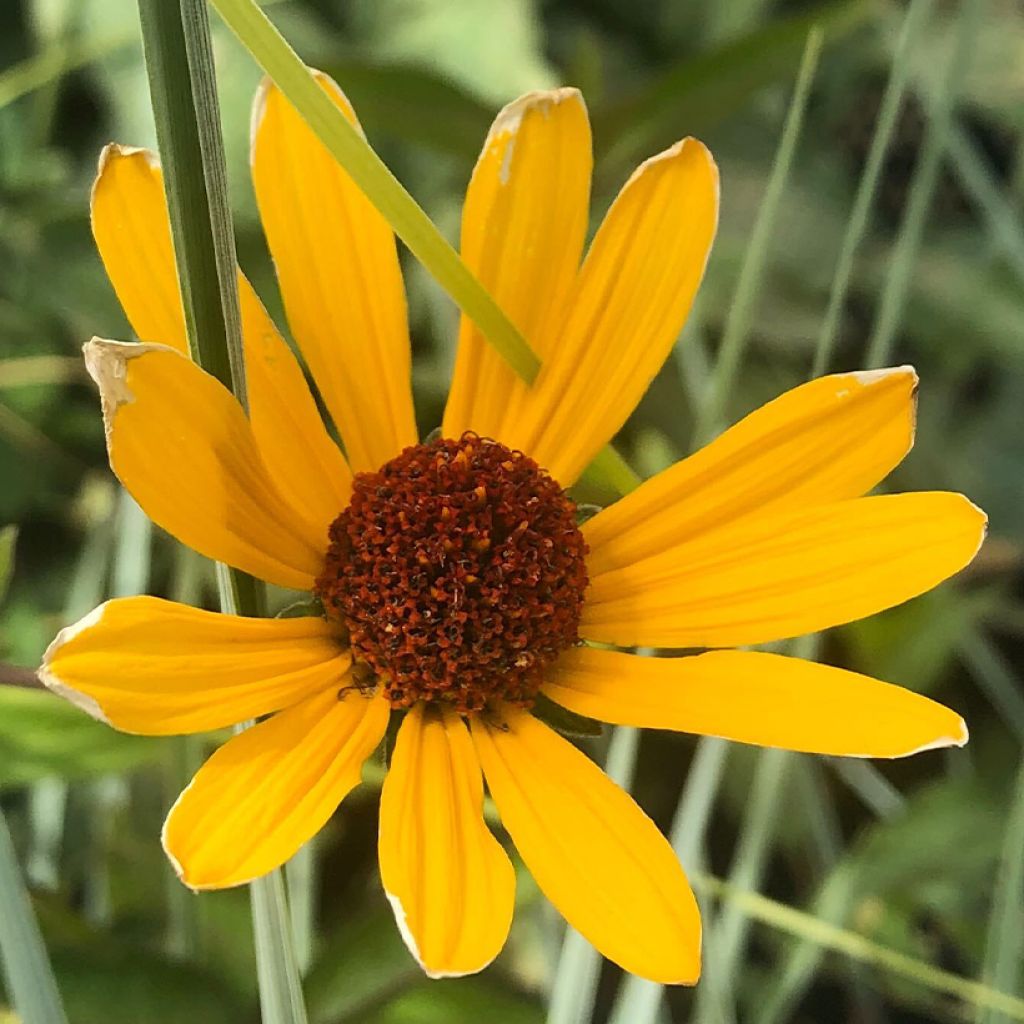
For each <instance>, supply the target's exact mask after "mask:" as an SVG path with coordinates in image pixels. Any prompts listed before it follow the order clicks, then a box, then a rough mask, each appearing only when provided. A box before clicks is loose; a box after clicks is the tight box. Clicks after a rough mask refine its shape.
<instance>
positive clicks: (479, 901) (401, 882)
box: [380, 704, 515, 978]
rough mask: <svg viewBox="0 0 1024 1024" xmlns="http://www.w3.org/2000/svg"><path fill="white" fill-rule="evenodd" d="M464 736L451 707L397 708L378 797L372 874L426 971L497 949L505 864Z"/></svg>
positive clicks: (506, 899) (509, 890) (511, 881)
mask: <svg viewBox="0 0 1024 1024" xmlns="http://www.w3.org/2000/svg"><path fill="white" fill-rule="evenodd" d="M483 802H484V786H483V779H482V778H481V776H480V765H479V763H478V761H477V756H476V751H475V750H474V749H473V741H472V740H471V739H470V736H469V731H468V730H467V729H466V726H465V724H464V723H463V721H462V719H461V718H460V717H459V716H458V715H457V714H455V712H454V711H451V710H444V711H434V710H425V709H424V707H423V705H421V704H418V705H416V707H415V708H413V710H412V711H410V712H409V714H408V715H406V717H405V720H404V721H403V723H402V727H401V729H400V730H399V732H398V739H397V741H396V742H395V751H394V755H393V757H392V759H391V767H390V769H389V770H388V774H387V778H386V779H385V781H384V789H383V791H382V793H381V798H380V877H381V882H382V883H383V885H384V891H385V892H386V893H387V896H388V899H389V900H390V901H391V905H392V907H393V908H394V911H395V917H396V919H397V920H398V925H399V928H400V929H401V932H402V937H403V938H404V939H405V942H406V945H407V946H408V947H409V950H410V952H411V953H412V955H413V956H414V957H416V959H417V960H418V961H419V963H420V965H421V966H422V967H423V969H424V970H425V971H426V972H427V974H429V975H430V976H431V977H432V978H450V977H454V976H458V975H462V974H473V973H474V972H476V971H479V970H482V969H483V968H484V967H486V966H487V965H488V964H489V963H490V962H491V961H492V960H493V959H494V958H495V957H496V956H497V955H498V953H499V952H500V951H501V947H502V946H503V945H504V944H505V938H506V937H507V935H508V929H509V925H510V924H511V923H512V905H513V902H514V900H515V872H514V871H513V869H512V864H511V862H510V861H509V859H508V857H507V856H506V854H505V851H504V850H502V848H501V846H500V845H499V844H498V842H497V840H496V839H495V838H494V836H492V835H491V833H490V831H489V830H488V828H487V825H486V824H485V823H484V817H483Z"/></svg>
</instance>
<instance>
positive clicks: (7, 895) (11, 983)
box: [0, 809, 67, 1024]
mask: <svg viewBox="0 0 1024 1024" xmlns="http://www.w3.org/2000/svg"><path fill="white" fill-rule="evenodd" d="M0 960H2V961H3V970H4V978H5V979H6V983H7V992H8V995H9V996H10V999H11V1004H12V1006H13V1007H14V1010H15V1012H16V1013H17V1014H18V1016H19V1017H20V1018H21V1019H22V1021H23V1022H24V1024H67V1017H66V1016H65V1015H64V1007H63V1005H62V1004H61V999H60V993H59V992H58V991H57V983H56V981H55V980H54V977H53V970H52V968H51V967H50V961H49V958H48V957H47V955H46V947H45V946H44V945H43V937H42V935H40V933H39V925H38V924H37V923H36V918H35V914H34V913H33V912H32V904H31V902H30V901H29V898H28V892H27V891H26V890H25V884H24V882H23V881H22V878H21V872H20V870H19V869H18V861H17V857H16V856H15V851H14V843H13V842H12V841H11V833H10V830H9V829H8V828H7V819H6V818H5V817H4V813H3V810H2V809H0Z"/></svg>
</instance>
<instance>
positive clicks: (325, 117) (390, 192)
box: [149, 0, 638, 493]
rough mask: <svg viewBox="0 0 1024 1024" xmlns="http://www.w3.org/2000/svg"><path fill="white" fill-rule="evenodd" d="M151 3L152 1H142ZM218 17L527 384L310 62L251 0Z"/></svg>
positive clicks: (450, 256)
mask: <svg viewBox="0 0 1024 1024" xmlns="http://www.w3.org/2000/svg"><path fill="white" fill-rule="evenodd" d="M149 2H152V0H149ZM211 3H212V4H213V6H214V7H215V8H216V9H217V12H218V13H219V14H220V16H221V18H222V19H223V20H224V22H225V24H226V25H227V26H228V27H229V28H230V29H231V31H232V32H234V33H235V35H236V36H237V37H238V39H239V41H240V42H241V43H242V45H243V46H244V47H245V48H246V50H248V51H249V53H250V54H251V55H252V56H253V58H254V59H255V61H256V62H257V64H259V65H260V67H262V68H263V70H264V71H265V72H266V73H267V74H268V75H269V76H270V77H271V78H272V79H273V81H274V82H275V84H276V85H277V87H278V88H279V89H280V90H281V92H282V93H283V94H284V95H285V96H286V97H287V98H288V101H289V102H290V103H291V104H292V105H293V106H294V107H295V109H296V110H298V111H299V113H300V114H301V115H302V117H303V118H304V119H305V120H306V122H307V123H308V124H309V127H310V128H311V129H312V130H313V132H314V134H315V135H316V136H317V138H319V139H320V141H321V142H322V143H323V144H324V145H325V146H326V147H327V149H328V151H329V152H330V153H331V155H332V156H333V157H334V158H335V159H336V160H337V161H338V163H339V164H340V165H341V166H342V167H344V168H345V171H346V172H347V173H348V174H349V176H350V177H351V178H352V180H353V181H354V182H355V183H356V184H357V185H358V186H359V188H360V189H362V191H363V192H364V193H365V195H366V197H367V198H368V199H369V200H370V202H371V203H373V205H374V206H376V207H377V209H378V210H379V211H380V213H381V215H382V216H383V217H384V219H385V220H386V221H387V222H388V224H390V225H391V227H392V229H393V230H394V232H395V234H396V235H397V236H398V237H399V238H400V239H401V240H402V241H403V242H404V243H405V244H406V245H407V246H408V248H409V250H410V252H412V254H413V255H414V256H415V257H416V258H417V259H418V260H419V261H420V263H422V264H423V266H424V267H426V268H427V270H428V271H429V272H430V274H431V275H432V276H433V278H434V280H436V281H437V283H438V284H439V285H440V286H441V287H442V288H443V289H444V290H445V291H446V292H447V293H448V295H450V296H451V298H452V299H453V300H454V302H455V304H456V305H457V306H458V307H459V309H461V310H462V311H463V312H464V313H465V314H466V315H467V316H468V317H469V318H470V319H471V320H472V321H473V322H474V323H475V324H476V325H477V326H478V327H479V328H480V330H481V331H482V332H483V334H484V336H485V337H486V338H487V340H488V341H489V342H490V343H491V344H492V345H493V346H494V348H495V349H496V350H497V351H498V352H499V353H500V354H501V356H502V357H503V358H504V359H505V360H506V361H507V362H508V364H509V365H510V366H511V367H512V369H513V370H515V372H516V373H517V374H519V376H520V377H522V378H523V380H525V381H526V382H527V383H532V382H533V380H534V378H535V377H536V376H537V372H538V371H539V369H540V360H539V359H538V358H537V355H536V353H534V351H533V350H532V349H531V348H530V346H529V345H528V344H527V342H526V340H525V339H524V338H523V336H522V335H521V334H520V333H519V330H518V329H517V328H516V326H515V325H514V324H513V323H512V321H511V320H509V319H508V317H507V316H505V314H504V313H503V312H502V310H501V308H500V307H499V306H498V304H497V303H496V302H495V301H494V299H493V298H492V297H491V295H490V293H489V292H488V291H487V290H486V289H485V288H484V287H483V286H482V285H481V284H480V282H479V281H478V280H477V279H476V277H475V276H474V274H473V273H472V272H471V271H470V269H469V267H467V266H466V264H465V263H464V262H463V261H462V258H461V257H460V256H459V254H458V253H457V252H456V251H455V250H454V249H453V248H452V246H451V245H450V244H449V243H448V241H447V240H446V239H445V238H444V236H443V235H442V234H441V233H440V231H438V230H437V228H436V227H435V226H434V224H433V222H432V221H431V220H430V218H429V217H428V216H427V215H426V213H424V212H423V210H422V209H421V208H420V206H419V205H418V204H417V203H416V200H415V199H413V197H412V196H411V195H409V193H408V192H407V191H406V190H405V188H404V187H403V186H402V184H401V183H400V182H399V181H398V179H397V178H396V177H395V176H394V175H393V174H392V173H391V171H390V170H389V169H388V167H387V165H386V164H385V163H384V161H383V160H381V158H380V157H379V156H377V154H376V153H375V152H374V151H373V149H372V148H371V147H370V145H369V143H368V142H367V141H366V139H365V138H363V136H362V135H361V134H360V133H359V132H358V131H357V130H356V129H355V128H354V127H353V126H352V125H351V124H350V123H349V122H348V120H347V119H346V118H345V117H344V115H342V113H341V111H340V110H338V108H337V106H336V105H335V104H334V102H333V101H332V100H331V99H330V98H329V97H328V96H327V94H326V93H325V92H324V91H323V89H321V88H320V86H319V85H317V83H316V81H315V80H314V78H313V76H312V75H311V74H310V72H309V69H308V68H307V67H306V65H305V64H303V63H302V61H301V59H300V58H299V56H298V54H296V53H295V51H294V50H293V49H292V48H291V47H290V46H289V45H288V43H287V41H286V40H285V39H284V37H283V36H282V35H281V33H280V32H278V30H277V29H276V28H275V27H274V25H273V23H272V22H271V21H270V20H269V19H268V18H267V16H266V15H265V14H264V13H263V12H262V11H261V10H260V8H259V7H258V6H257V4H256V3H255V2H254V0H211ZM604 471H606V472H608V473H610V474H611V476H610V477H609V478H608V482H609V484H610V486H612V487H613V488H614V489H616V490H618V491H620V492H621V493H625V490H631V489H632V488H633V487H635V486H636V484H637V482H638V481H637V479H636V477H635V475H634V474H632V472H631V471H630V470H629V469H628V467H626V466H625V464H624V463H623V462H622V460H621V458H619V457H618V456H617V455H616V454H615V453H610V454H609V453H604V454H603V455H601V456H599V460H598V466H597V468H596V469H592V471H591V472H602V473H603V472H604Z"/></svg>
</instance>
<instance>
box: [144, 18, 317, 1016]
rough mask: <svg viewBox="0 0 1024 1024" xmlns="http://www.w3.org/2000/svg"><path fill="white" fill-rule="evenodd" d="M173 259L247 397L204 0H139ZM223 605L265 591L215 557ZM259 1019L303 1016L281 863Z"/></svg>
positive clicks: (208, 365)
mask: <svg viewBox="0 0 1024 1024" xmlns="http://www.w3.org/2000/svg"><path fill="white" fill-rule="evenodd" d="M139 12H140V15H141V22H142V29H143V42H144V48H145V54H146V66H147V70H148V73H149V78H150V89H151V93H152V100H153V113H154V116H155V118H156V125H157V140H158V143H159V145H160V153H161V158H162V164H163V169H164V183H165V188H166V190H167V200H168V208H169V211H170V217H171V227H172V237H173V240H174V249H175V261H176V264H177V268H178V277H179V281H180V284H181V293H182V300H183V302H184V306H185V326H186V331H187V333H188V340H189V348H190V351H191V352H192V354H193V357H194V358H195V360H196V362H197V363H198V364H199V365H200V366H201V367H203V369H205V370H207V371H208V372H210V373H212V374H213V375H214V376H215V377H217V378H218V379H219V380H220V381H221V382H222V383H224V384H225V385H226V386H227V387H229V388H230V389H231V390H232V392H233V393H234V395H235V396H236V397H237V398H238V400H239V401H240V402H241V403H242V404H243V406H244V405H245V397H246V388H245V360H244V356H243V350H242V336H241V318H240V315H239V308H238V292H237V272H236V269H235V268H236V258H235V249H234V236H233V234H232V229H231V215H230V207H229V205H228V196H227V173H226V169H225V166H224V149H223V143H222V139H221V130H220V116H219V111H218V105H217V92H216V79H215V75H214V67H213V53H212V49H211V45H210V31H209V23H208V19H207V11H206V6H205V0H180V6H179V4H178V3H173V2H170V0H139ZM217 580H218V587H219V591H220V599H221V610H222V611H223V612H225V613H227V614H242V615H250V616H251V615H260V614H262V613H263V612H264V610H265V608H264V606H265V591H264V588H263V586H262V584H259V583H257V582H256V581H255V580H253V579H252V578H251V577H249V576H247V575H246V574H244V573H241V572H238V571H237V570H233V569H230V568H228V567H227V566H223V565H218V566H217ZM250 897H251V901H252V915H253V929H254V935H255V944H256V967H257V975H258V980H259V988H260V1009H261V1013H262V1018H263V1021H264V1024H305V1022H306V1011H305V1006H304V1003H303V998H302V987H301V982H300V979H299V972H298V967H297V964H296V959H295V949H294V945H293V943H292V941H291V928H290V922H289V919H288V910H287V904H286V901H285V894H284V885H283V881H282V878H281V873H280V871H279V870H278V871H274V872H271V873H270V874H269V875H267V876H266V877H264V878H261V879H258V880H256V881H255V882H253V883H251V885H250Z"/></svg>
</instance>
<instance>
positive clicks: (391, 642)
mask: <svg viewBox="0 0 1024 1024" xmlns="http://www.w3.org/2000/svg"><path fill="white" fill-rule="evenodd" d="M586 553H587V545H586V542H585V541H584V539H583V535H582V534H581V533H580V530H579V527H578V526H577V524H576V506H575V505H574V503H573V502H572V501H571V500H570V499H569V498H567V497H566V495H565V493H564V492H563V491H562V489H561V487H559V485H558V484H557V483H556V482H555V481H554V480H553V479H552V478H551V477H550V476H549V475H548V474H547V473H546V472H545V471H544V470H543V469H541V468H540V467H539V466H538V465H537V463H536V462H534V461H533V460H532V459H530V458H528V457H527V456H526V455H523V453H522V452H516V451H511V450H510V449H508V448H506V447H505V446H504V445H502V444H498V443H497V442H496V441H490V440H488V439H486V438H481V437H477V436H476V435H475V434H464V435H463V436H462V437H461V438H460V439H459V440H457V441H453V440H446V439H440V440H437V441H431V442H429V443H427V444H419V445H415V446H413V447H411V448H406V449H405V450H404V451H403V452H402V453H401V454H399V455H397V456H396V457H395V458H393V459H392V460H391V461H390V462H388V463H386V464H385V465H384V466H382V467H381V469H379V470H378V471H377V472H376V473H357V474H356V476H355V479H354V481H353V489H352V501H351V504H350V505H349V506H348V508H347V509H345V511H344V512H342V514H341V515H340V516H338V518H337V519H336V520H335V521H334V522H333V523H332V524H331V528H330V549H329V550H328V552H327V561H326V565H325V567H324V571H323V573H322V575H321V576H320V577H319V579H318V580H317V581H316V594H317V595H318V596H319V598H320V600H321V601H322V602H323V606H324V609H325V610H326V612H327V614H328V615H329V616H330V617H332V618H335V619H337V620H339V621H341V622H343V623H344V624H345V626H346V627H347V628H348V631H349V634H350V640H351V645H352V653H353V656H354V657H355V659H356V662H357V668H358V669H359V672H358V673H357V676H358V677H359V678H361V679H363V680H365V679H367V678H368V677H370V676H371V674H372V676H375V677H376V682H377V684H378V685H380V686H382V687H383V689H384V692H385V693H386V695H387V696H388V698H389V699H390V701H391V703H392V705H393V706H394V707H398V708H402V707H409V706H410V705H412V704H414V703H416V702H417V701H421V700H424V701H446V702H448V703H449V704H452V705H454V706H455V707H456V708H457V709H458V710H459V711H460V712H461V713H463V714H466V713H469V712H474V711H482V710H484V709H485V708H488V707H489V706H491V705H492V704H493V703H495V702H497V701H500V700H506V701H510V702H512V703H514V704H518V705H520V706H523V707H529V706H530V705H531V704H532V703H533V701H534V698H535V697H536V695H537V691H538V689H539V688H540V685H541V682H542V679H543V673H544V669H545V667H546V666H548V665H549V664H551V662H552V661H553V660H554V658H555V657H556V656H557V655H558V653H559V652H560V651H563V650H565V649H566V648H567V647H571V646H572V645H573V644H575V643H577V640H578V634H577V627H578V625H579V619H580V611H581V609H582V606H583V592H584V590H585V589H586V586H587V570H586V564H585V556H586ZM360 663H362V664H361V666H360Z"/></svg>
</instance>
